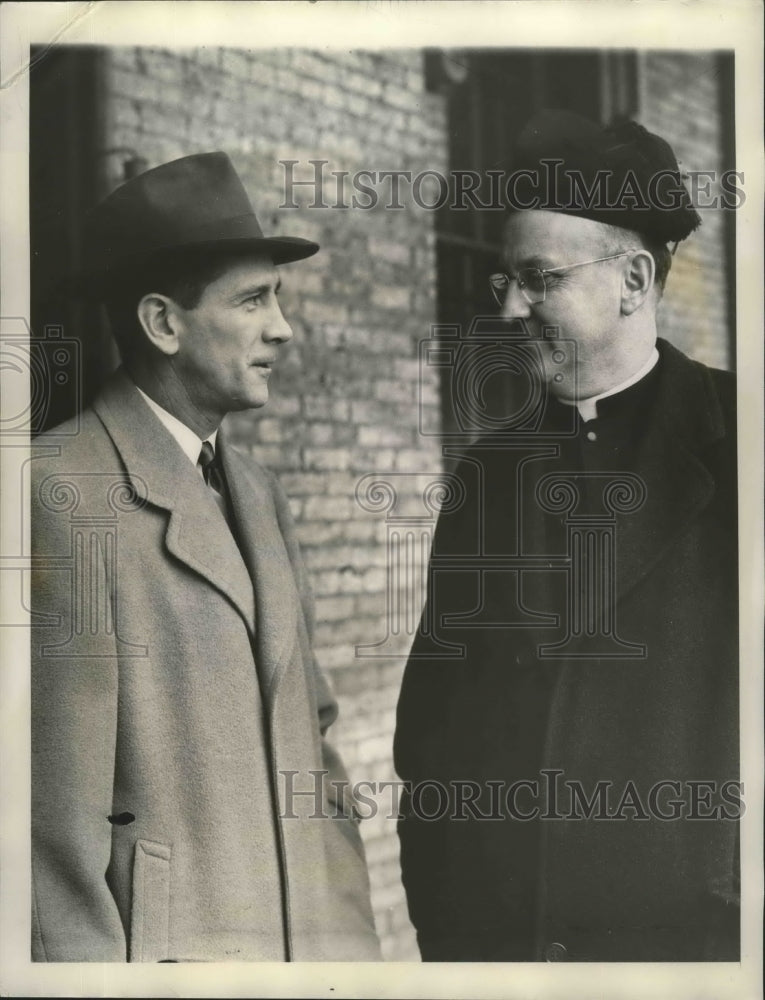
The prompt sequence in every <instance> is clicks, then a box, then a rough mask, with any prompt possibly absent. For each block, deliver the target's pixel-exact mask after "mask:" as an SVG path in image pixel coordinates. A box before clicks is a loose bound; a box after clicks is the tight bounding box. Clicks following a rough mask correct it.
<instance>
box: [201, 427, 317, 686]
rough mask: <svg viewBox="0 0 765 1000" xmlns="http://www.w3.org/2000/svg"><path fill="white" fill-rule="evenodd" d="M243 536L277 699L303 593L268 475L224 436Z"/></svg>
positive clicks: (264, 664)
mask: <svg viewBox="0 0 765 1000" xmlns="http://www.w3.org/2000/svg"><path fill="white" fill-rule="evenodd" d="M218 450H219V453H220V455H221V460H222V462H223V470H224V472H225V474H226V482H227V484H228V489H229V495H230V497H231V506H232V509H233V513H234V518H235V521H236V530H237V537H238V539H239V544H240V547H241V550H242V554H243V556H244V560H245V562H246V564H247V569H248V570H249V573H250V576H251V577H252V584H253V588H254V592H255V602H256V613H257V619H258V632H257V647H256V648H257V664H258V672H259V674H260V678H261V684H262V687H263V691H264V694H265V695H266V697H267V698H268V699H269V701H272V700H273V697H274V694H275V691H276V686H277V684H278V681H279V678H280V676H281V674H282V671H283V668H284V666H285V665H286V664H287V663H288V662H289V660H290V657H291V655H292V654H293V652H294V648H295V642H296V639H297V635H298V627H297V619H298V610H299V597H298V593H297V588H296V586H295V578H294V575H293V572H292V566H291V564H290V561H289V557H288V555H287V550H286V548H285V545H284V539H283V537H282V533H281V529H280V527H279V520H278V516H277V512H276V508H275V505H274V498H273V493H272V490H271V488H270V485H269V482H268V479H267V474H266V473H265V472H264V471H262V470H259V469H258V468H257V467H256V466H253V465H252V464H250V463H247V462H245V461H244V460H243V458H242V456H241V455H239V454H238V453H237V452H236V451H235V450H234V449H233V448H232V447H231V446H230V445H229V444H228V442H227V441H226V439H225V437H224V436H223V435H219V436H218Z"/></svg>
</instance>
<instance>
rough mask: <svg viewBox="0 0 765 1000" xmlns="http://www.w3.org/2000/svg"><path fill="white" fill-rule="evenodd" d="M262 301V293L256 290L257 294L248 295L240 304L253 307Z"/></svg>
mask: <svg viewBox="0 0 765 1000" xmlns="http://www.w3.org/2000/svg"><path fill="white" fill-rule="evenodd" d="M262 301H263V293H262V292H258V294H257V295H248V296H247V298H246V299H245V300H244V301H243V303H242V305H244V306H247V307H248V308H254V307H255V306H258V305H260V303H261V302H262Z"/></svg>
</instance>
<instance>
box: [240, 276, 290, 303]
mask: <svg viewBox="0 0 765 1000" xmlns="http://www.w3.org/2000/svg"><path fill="white" fill-rule="evenodd" d="M281 287H282V279H281V278H277V279H276V281H262V282H259V283H258V284H257V285H247V286H246V287H245V288H240V289H238V290H237V291H236V292H235V293H234V296H233V298H235V299H247V298H249V297H250V296H252V295H261V294H262V293H263V292H270V291H271V290H272V289H273V291H274V292H278V291H279V289H280V288H281Z"/></svg>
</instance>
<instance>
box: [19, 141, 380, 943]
mask: <svg viewBox="0 0 765 1000" xmlns="http://www.w3.org/2000/svg"><path fill="white" fill-rule="evenodd" d="M86 234H87V236H86V241H87V246H86V250H87V259H88V267H87V273H88V275H89V280H90V282H91V288H92V289H94V290H96V291H97V294H98V295H99V296H100V297H101V298H102V299H103V300H104V302H105V303H106V308H107V313H108V316H109V320H110V324H111V327H112V330H113V333H114V335H115V338H116V340H117V342H118V345H119V348H120V353H121V356H122V360H123V365H122V367H121V368H120V369H119V370H118V371H117V372H116V373H115V374H114V375H113V376H112V377H111V378H110V379H109V380H108V381H107V383H106V384H105V385H104V387H103V390H102V391H101V393H100V395H99V396H98V398H97V399H96V401H95V402H94V404H93V405H92V407H91V408H89V409H88V410H86V411H85V412H83V413H82V414H81V415H80V417H79V424H75V423H70V424H68V425H63V426H60V427H58V428H55V429H54V430H53V431H51V432H48V433H47V434H45V435H42V436H41V437H40V438H38V439H37V445H39V446H40V447H39V448H38V449H37V453H38V454H40V455H44V456H46V457H38V458H36V459H35V460H34V461H33V462H32V470H33V472H32V487H31V504H32V530H33V549H34V559H35V567H36V571H35V572H34V579H33V588H32V601H33V616H34V628H33V632H32V786H33V787H32V800H33V801H32V810H33V811H32V838H33V895H32V898H33V910H34V912H33V924H32V934H33V942H32V953H33V958H34V960H36V961H47V962H59V961H99V962H125V961H130V962H162V961H165V962H168V961H169V962H184V961H227V960H242V961H253V960H266V961H284V960H289V961H317V960H375V959H378V958H379V945H378V942H377V938H376V934H375V929H374V921H373V917H372V912H371V907H370V900H369V882H368V877H367V871H366V863H365V858H364V850H363V846H362V842H361V839H360V836H359V831H358V826H357V820H356V817H355V815H354V804H353V802H352V800H351V798H350V796H349V795H348V793H347V783H346V782H345V777H346V776H345V772H344V770H343V766H342V763H341V761H340V760H339V758H338V756H337V754H336V753H335V752H334V751H333V749H332V747H331V746H330V744H329V743H328V742H327V740H326V735H327V730H328V728H329V727H330V725H331V724H332V722H333V720H334V719H335V717H336V714H337V706H336V703H335V701H334V699H333V697H332V694H331V692H330V690H329V687H328V685H327V682H326V680H325V679H324V677H323V676H322V674H321V672H320V671H319V669H318V667H317V664H316V662H315V660H314V657H313V655H312V650H311V629H312V608H311V595H310V593H309V587H308V581H307V578H306V572H305V569H304V567H303V564H302V562H301V558H300V553H299V551H298V546H297V542H296V539H295V531H294V526H293V522H292V518H291V516H290V512H289V508H288V504H287V501H286V499H285V497H284V495H283V493H282V492H281V490H280V488H279V486H278V484H277V482H276V481H275V479H274V477H273V476H272V475H271V474H270V473H269V472H268V471H267V470H266V469H264V468H262V467H261V466H260V465H258V464H257V463H256V462H255V461H253V460H252V459H251V458H250V457H248V456H246V455H244V454H241V453H239V452H238V451H236V450H234V449H233V448H232V447H231V446H230V445H229V444H228V443H227V441H226V439H225V436H224V433H223V432H222V431H219V427H220V424H221V421H222V420H223V418H224V417H225V415H226V414H227V413H229V412H231V411H235V410H246V409H249V408H254V407H259V406H263V405H264V404H265V403H266V401H267V399H268V380H269V375H270V374H271V370H272V366H273V365H274V364H276V363H277V362H278V358H279V355H280V351H281V349H282V347H283V345H284V344H285V343H286V342H287V341H288V340H289V339H290V337H291V336H292V333H291V330H290V327H289V325H288V324H287V322H286V321H285V319H284V317H283V315H282V313H281V310H280V308H279V303H278V299H277V293H278V290H279V284H280V279H279V272H278V271H277V265H280V264H284V263H288V262H290V261H296V260H300V259H301V258H305V257H308V256H310V255H311V254H313V253H315V252H316V251H317V250H318V246H317V245H316V244H314V243H311V242H309V241H306V240H301V239H297V238H289V237H282V238H265V237H264V236H263V233H262V231H261V229H260V227H259V224H258V221H257V219H256V217H255V214H254V211H253V209H252V206H251V204H250V202H249V200H248V197H247V195H246V193H245V191H244V188H243V187H242V184H241V182H240V180H239V178H238V176H237V175H236V173H235V171H234V169H233V166H232V165H231V163H230V161H229V159H228V157H227V156H226V155H225V154H223V153H209V154H201V155H195V156H189V157H185V158H183V159H180V160H177V161H174V162H173V163H169V164H165V165H163V166H160V167H157V168H155V169H153V170H150V171H148V172H146V173H144V174H142V175H140V176H138V177H137V178H135V179H133V180H131V181H129V182H128V183H126V184H124V185H123V186H122V187H120V188H118V189H117V190H116V191H114V192H113V193H112V194H111V195H110V196H109V197H108V198H107V199H106V200H105V201H104V202H102V203H101V204H100V205H99V206H97V207H96V209H95V210H94V211H93V213H92V215H91V217H90V219H89V220H88V225H87V228H86ZM317 789H318V791H317ZM301 791H309V792H311V793H312V794H308V795H301V794H299V792H301ZM296 792H297V793H298V794H295V793H296Z"/></svg>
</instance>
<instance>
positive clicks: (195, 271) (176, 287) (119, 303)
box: [103, 247, 252, 361]
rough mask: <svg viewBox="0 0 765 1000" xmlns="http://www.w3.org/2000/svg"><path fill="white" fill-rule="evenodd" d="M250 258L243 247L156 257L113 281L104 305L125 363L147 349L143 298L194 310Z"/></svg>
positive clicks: (188, 251)
mask: <svg viewBox="0 0 765 1000" xmlns="http://www.w3.org/2000/svg"><path fill="white" fill-rule="evenodd" d="M251 254H252V251H251V250H244V249H242V248H241V247H237V248H235V249H229V250H219V249H216V250H215V252H211V251H210V250H209V249H207V248H205V249H202V250H198V249H197V250H184V251H176V252H174V253H173V254H172V256H170V255H155V256H153V257H151V258H149V259H147V260H145V261H141V262H140V263H136V264H133V265H131V266H129V267H126V268H124V269H123V270H121V271H120V273H119V274H117V275H115V276H114V277H113V278H110V279H109V280H108V281H107V283H106V287H105V288H104V293H103V298H104V305H105V308H106V314H107V317H108V319H109V327H110V329H111V332H112V336H113V337H114V339H115V341H116V342H117V347H118V348H119V352H120V356H121V357H122V360H123V361H127V360H129V359H130V358H131V357H132V356H134V355H135V354H136V353H137V352H139V351H141V350H144V349H145V348H146V347H147V346H148V342H147V340H146V337H145V335H144V333H143V330H142V328H141V324H140V322H139V320H138V314H137V308H138V303H139V302H140V301H141V299H142V298H143V297H144V295H148V294H149V293H150V292H157V293H158V294H160V295H166V296H167V297H168V298H171V299H173V300H174V301H175V302H177V303H178V305H180V306H182V308H184V309H195V308H196V307H197V306H198V305H199V301H200V299H201V298H202V295H203V294H204V291H205V289H206V288H207V286H208V285H210V284H211V283H212V282H213V281H215V280H216V279H217V278H219V277H220V276H221V275H222V274H223V273H224V272H225V271H226V270H227V269H228V268H229V267H230V266H231V265H232V264H234V263H236V262H237V261H238V260H241V259H243V258H245V257H248V256H251Z"/></svg>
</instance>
